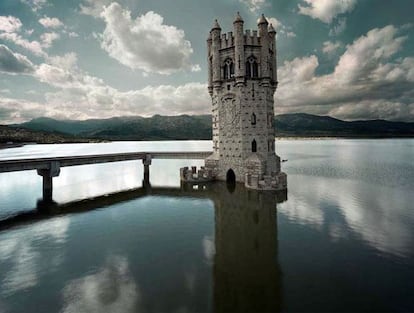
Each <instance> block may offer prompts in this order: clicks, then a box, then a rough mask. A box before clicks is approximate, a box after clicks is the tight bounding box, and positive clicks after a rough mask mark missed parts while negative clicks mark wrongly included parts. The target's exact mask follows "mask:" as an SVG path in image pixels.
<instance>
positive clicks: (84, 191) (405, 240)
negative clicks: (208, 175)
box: [0, 140, 414, 312]
mask: <svg viewBox="0 0 414 313" xmlns="http://www.w3.org/2000/svg"><path fill="white" fill-rule="evenodd" d="M276 147H277V150H278V153H279V154H280V156H281V157H282V158H283V159H288V162H286V163H283V165H282V167H283V169H284V171H285V172H286V173H287V174H288V186H289V190H288V194H287V199H286V195H280V194H277V195H275V194H273V193H263V192H262V193H258V192H255V191H248V190H246V189H244V188H243V186H239V185H237V186H236V188H235V189H232V188H227V186H226V185H225V184H220V183H216V184H213V185H210V186H206V188H205V189H200V190H194V189H189V188H181V187H180V182H179V173H178V171H179V168H180V167H182V166H188V165H201V164H202V161H186V160H179V161H178V160H153V164H152V165H151V188H147V189H143V188H141V186H142V178H143V177H142V171H143V169H142V164H141V162H139V161H131V162H120V163H108V164H99V165H87V166H77V167H70V168H62V169H61V174H60V176H59V177H57V178H55V179H54V200H55V201H56V202H57V204H56V206H55V207H53V208H43V207H38V208H37V200H38V199H39V198H40V197H41V192H42V191H41V177H40V176H38V175H37V174H36V172H35V171H26V172H17V173H3V174H0V312H231V311H234V312H270V311H272V312H273V311H285V312H297V311H308V312H309V311H346V312H349V311H353V312H356V311H360V312H367V311H373V312H379V311H381V312H391V311H392V312H413V311H414V300H413V299H414V192H413V191H414V140H322V141H318V140H310V141H306V140H294V141H278V142H277V144H276ZM210 149H211V142H210V141H189V142H121V143H118V142H115V143H101V144H71V145H30V146H24V147H21V148H14V149H8V150H0V159H17V158H28V157H45V156H64V155H81V154H96V153H112V152H133V151H144V150H146V151H156V150H159V151H190V150H194V151H197V150H210ZM125 190H128V191H125Z"/></svg>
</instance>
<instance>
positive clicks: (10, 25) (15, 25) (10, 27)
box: [0, 15, 22, 33]
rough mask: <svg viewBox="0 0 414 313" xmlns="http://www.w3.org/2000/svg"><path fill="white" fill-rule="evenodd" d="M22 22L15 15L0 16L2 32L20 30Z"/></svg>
mask: <svg viewBox="0 0 414 313" xmlns="http://www.w3.org/2000/svg"><path fill="white" fill-rule="evenodd" d="M21 27H22V22H21V21H20V19H19V18H17V17H14V16H10V15H9V16H0V32H6V33H14V32H17V31H19V30H20V28H21Z"/></svg>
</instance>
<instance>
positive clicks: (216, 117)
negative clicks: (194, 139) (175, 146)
mask: <svg viewBox="0 0 414 313" xmlns="http://www.w3.org/2000/svg"><path fill="white" fill-rule="evenodd" d="M275 35H276V32H275V30H274V29H273V27H272V25H269V24H268V22H267V20H266V18H265V17H264V15H262V16H261V18H260V19H259V21H258V31H257V30H253V31H252V32H251V31H250V30H246V31H244V30H243V19H242V18H241V16H240V15H239V13H237V16H236V18H235V20H234V22H233V32H228V33H227V34H226V33H223V34H222V33H221V28H220V25H219V23H218V22H217V20H216V21H215V22H214V25H213V28H212V29H211V31H210V35H209V37H208V40H207V46H208V91H209V93H210V95H211V99H212V124H213V153H212V155H211V156H209V157H208V158H207V159H206V160H205V168H206V169H207V170H208V171H210V172H211V173H213V176H214V177H215V179H218V180H227V181H237V182H244V183H245V185H246V187H248V188H254V189H270V190H283V189H286V188H287V179H286V174H285V173H283V172H281V170H280V158H279V157H278V156H277V155H276V153H275V130H274V125H273V120H274V99H273V95H274V93H275V91H276V87H277V71H276V70H277V66H276V40H275Z"/></svg>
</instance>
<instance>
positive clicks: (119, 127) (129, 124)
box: [13, 115, 212, 140]
mask: <svg viewBox="0 0 414 313" xmlns="http://www.w3.org/2000/svg"><path fill="white" fill-rule="evenodd" d="M13 126H18V127H23V128H27V129H31V130H41V131H55V132H60V133H66V134H69V135H76V136H80V137H88V138H99V139H108V140H184V139H211V134H212V132H211V116H210V115H195V116H189V115H179V116H160V115H154V116H152V117H149V118H144V117H140V116H134V117H114V118H110V119H101V120H99V119H91V120H85V121H74V120H62V121H60V120H54V119H51V118H44V117H41V118H36V119H33V120H31V121H29V122H26V123H23V124H20V125H13Z"/></svg>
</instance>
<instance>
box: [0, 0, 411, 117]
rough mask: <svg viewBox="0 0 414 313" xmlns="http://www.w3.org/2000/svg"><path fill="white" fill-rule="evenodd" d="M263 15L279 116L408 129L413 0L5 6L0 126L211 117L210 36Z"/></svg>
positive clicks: (0, 6)
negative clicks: (271, 42)
mask: <svg viewBox="0 0 414 313" xmlns="http://www.w3.org/2000/svg"><path fill="white" fill-rule="evenodd" d="M237 12H240V15H241V16H242V17H243V19H244V28H245V29H252V30H253V29H257V20H258V18H259V17H260V15H261V14H264V15H265V16H266V18H267V19H268V21H269V22H270V23H272V25H273V26H274V27H275V29H276V31H277V36H276V40H277V49H278V52H277V53H278V56H277V62H278V80H279V85H278V89H277V91H276V93H275V113H276V114H282V113H310V114H317V115H330V116H333V117H336V118H340V119H344V120H361V119H387V120H396V121H411V122H414V38H413V36H411V35H410V34H412V33H413V31H414V24H413V23H414V20H413V18H412V12H414V1H412V0H395V1H389V0H174V1H171V0H70V1H61V0H54V1H52V0H1V1H0V124H11V123H21V122H24V121H28V120H31V119H33V118H36V117H42V116H46V117H51V118H56V119H90V118H110V117H113V116H135V115H140V116H152V115H155V114H160V115H180V114H210V113H211V99H210V96H209V94H208V92H207V84H206V83H207V48H206V39H207V37H208V34H209V31H210V29H211V27H212V25H213V21H214V19H216V18H217V19H218V21H219V23H220V25H221V28H222V32H228V31H232V28H233V20H234V18H235V15H236V13H237Z"/></svg>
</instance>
